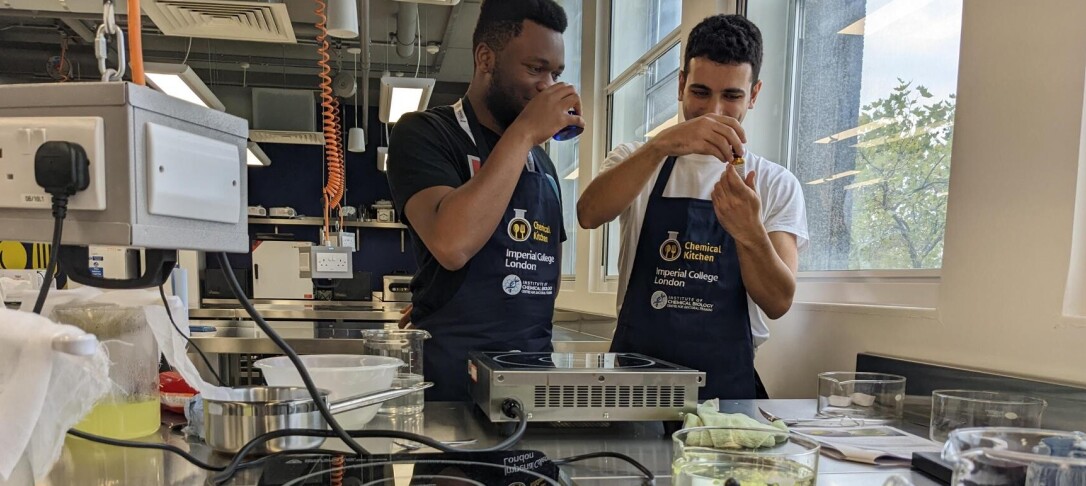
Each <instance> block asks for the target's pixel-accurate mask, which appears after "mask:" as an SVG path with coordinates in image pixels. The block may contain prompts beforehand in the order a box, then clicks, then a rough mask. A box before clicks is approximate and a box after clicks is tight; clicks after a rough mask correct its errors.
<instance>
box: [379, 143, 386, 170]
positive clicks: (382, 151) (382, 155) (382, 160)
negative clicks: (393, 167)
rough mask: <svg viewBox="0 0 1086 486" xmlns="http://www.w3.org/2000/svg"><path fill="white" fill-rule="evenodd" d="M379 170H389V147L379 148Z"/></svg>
mask: <svg viewBox="0 0 1086 486" xmlns="http://www.w3.org/2000/svg"><path fill="white" fill-rule="evenodd" d="M377 170H379V171H381V172H385V171H387V170H388V147H377Z"/></svg>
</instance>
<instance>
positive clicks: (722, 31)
mask: <svg viewBox="0 0 1086 486" xmlns="http://www.w3.org/2000/svg"><path fill="white" fill-rule="evenodd" d="M695 57H706V58H708V59H709V60H710V61H713V62H716V63H720V64H743V63H749V64H750V67H751V80H750V82H751V83H752V84H753V83H755V82H757V81H758V72H759V71H760V70H761V69H762V31H760V30H758V26H756V25H754V22H751V21H750V20H747V18H746V17H743V16H742V15H724V14H721V15H713V16H711V17H706V18H705V20H702V21H701V23H699V24H698V25H696V26H695V27H694V30H691V31H690V37H689V38H688V39H687V41H686V54H685V56H684V57H683V66H684V69H686V70H689V69H690V60H691V59H694V58H695ZM688 72H689V71H688Z"/></svg>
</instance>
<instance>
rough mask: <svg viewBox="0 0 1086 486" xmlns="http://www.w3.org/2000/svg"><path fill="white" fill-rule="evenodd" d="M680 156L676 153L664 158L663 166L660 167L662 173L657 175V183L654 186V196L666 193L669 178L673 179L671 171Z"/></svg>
mask: <svg viewBox="0 0 1086 486" xmlns="http://www.w3.org/2000/svg"><path fill="white" fill-rule="evenodd" d="M677 158H678V157H675V156H674V155H672V156H670V157H668V158H667V160H664V165H663V167H660V174H659V175H657V176H656V184H654V185H653V186H652V196H651V197H660V196H663V195H664V188H665V187H667V181H668V179H671V171H672V169H674V168H675V160H676V159H677Z"/></svg>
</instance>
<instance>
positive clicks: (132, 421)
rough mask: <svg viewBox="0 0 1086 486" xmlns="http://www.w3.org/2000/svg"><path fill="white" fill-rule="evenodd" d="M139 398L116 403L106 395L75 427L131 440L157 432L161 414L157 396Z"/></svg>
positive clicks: (92, 432)
mask: <svg viewBox="0 0 1086 486" xmlns="http://www.w3.org/2000/svg"><path fill="white" fill-rule="evenodd" d="M140 398H141V399H140V400H139V401H124V402H117V401H115V400H113V399H112V398H108V397H107V398H105V399H103V400H102V401H100V402H98V404H97V405H95V406H94V408H92V409H91V411H90V413H88V414H87V416H86V417H83V420H82V421H80V422H79V423H78V424H76V426H75V429H76V430H80V431H83V432H86V433H88V434H94V435H101V436H103V437H109V438H112V439H134V438H136V437H144V436H147V435H151V434H153V433H155V432H157V431H158V427H159V424H160V423H161V420H162V417H161V412H160V410H159V402H158V398H157V397H147V398H146V399H142V398H143V397H140Z"/></svg>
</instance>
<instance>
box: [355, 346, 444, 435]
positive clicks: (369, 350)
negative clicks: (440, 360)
mask: <svg viewBox="0 0 1086 486" xmlns="http://www.w3.org/2000/svg"><path fill="white" fill-rule="evenodd" d="M427 339H430V333H428V332H426V331H423V330H421V329H367V330H365V331H362V342H363V344H362V349H363V351H362V352H363V353H364V354H368V355H372V356H389V357H392V358H399V359H400V360H402V361H403V362H404V367H403V368H401V369H400V372H399V373H398V374H397V375H396V378H395V379H394V380H392V386H393V387H397V388H406V387H410V386H414V385H416V384H419V383H421V382H422V379H423V378H422V376H423V375H422V344H423V341H425V340H427ZM423 396H424V395H423V392H422V391H418V392H416V393H411V394H409V395H406V396H403V397H400V398H397V399H394V400H389V401H387V402H385V403H384V405H382V406H381V409H380V410H378V412H377V413H381V414H394V415H400V414H412V413H418V412H421V411H422V408H423V401H424V398H423Z"/></svg>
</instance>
